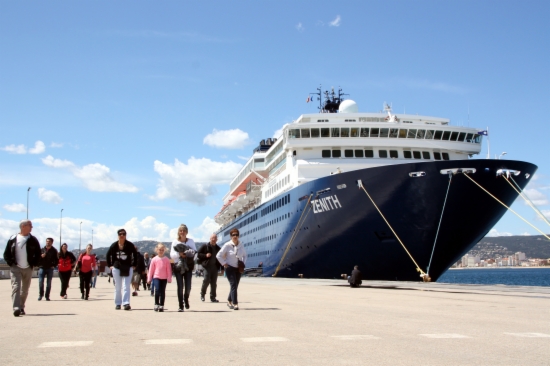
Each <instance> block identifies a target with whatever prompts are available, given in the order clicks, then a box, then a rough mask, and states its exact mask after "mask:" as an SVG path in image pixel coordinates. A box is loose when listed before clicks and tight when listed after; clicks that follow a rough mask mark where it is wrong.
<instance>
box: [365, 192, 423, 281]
mask: <svg viewBox="0 0 550 366" xmlns="http://www.w3.org/2000/svg"><path fill="white" fill-rule="evenodd" d="M361 188H363V191H365V193H366V194H367V197H369V199H370V201H371V202H372V204H373V205H374V207H375V208H376V210H377V211H378V213H379V214H380V216H382V218H383V219H384V221H385V222H386V224H387V225H388V227H389V228H390V230H391V231H392V233H393V235H395V237H396V238H397V240H398V241H399V244H401V246H402V247H403V249H405V252H407V254H408V255H409V257H410V258H411V260H412V261H413V263H414V265H415V266H416V270H417V271H418V272H420V273H421V276H422V277H424V276H427V274H426V273H425V272H424V271H423V270H422V269H420V266H419V265H418V263H416V261H415V260H414V258H413V256H412V255H411V253H409V251H408V250H407V248H406V247H405V244H403V242H402V241H401V239H400V238H399V236H398V235H397V233H396V232H395V230H393V228H392V226H391V225H390V223H389V222H388V220H386V217H385V216H384V214H383V213H382V211H380V209H379V208H378V206H377V205H376V203H374V200H373V199H372V197H371V196H370V194H369V192H367V190H366V189H365V186H364V185H363V182H361Z"/></svg>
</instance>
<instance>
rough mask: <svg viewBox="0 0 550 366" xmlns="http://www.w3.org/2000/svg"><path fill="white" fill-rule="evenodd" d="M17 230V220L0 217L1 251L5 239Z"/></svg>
mask: <svg viewBox="0 0 550 366" xmlns="http://www.w3.org/2000/svg"><path fill="white" fill-rule="evenodd" d="M18 232H19V222H18V221H14V220H6V219H0V245H2V253H4V248H5V245H6V243H7V241H8V240H9V239H10V237H11V236H12V235H15V234H17V233H18Z"/></svg>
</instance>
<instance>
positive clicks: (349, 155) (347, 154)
mask: <svg viewBox="0 0 550 366" xmlns="http://www.w3.org/2000/svg"><path fill="white" fill-rule="evenodd" d="M344 156H345V157H346V158H353V150H344Z"/></svg>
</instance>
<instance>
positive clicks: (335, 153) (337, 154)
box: [332, 150, 342, 158]
mask: <svg viewBox="0 0 550 366" xmlns="http://www.w3.org/2000/svg"><path fill="white" fill-rule="evenodd" d="M341 156H342V150H332V157H333V158H339V157H341Z"/></svg>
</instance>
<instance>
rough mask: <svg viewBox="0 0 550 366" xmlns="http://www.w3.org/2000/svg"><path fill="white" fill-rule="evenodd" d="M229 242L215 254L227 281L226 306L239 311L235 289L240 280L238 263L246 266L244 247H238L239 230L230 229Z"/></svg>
mask: <svg viewBox="0 0 550 366" xmlns="http://www.w3.org/2000/svg"><path fill="white" fill-rule="evenodd" d="M229 235H231V240H230V241H228V242H227V243H225V244H224V246H223V247H222V249H221V250H220V251H219V252H218V254H216V258H217V259H218V261H219V262H220V264H221V265H222V266H223V267H224V268H225V274H226V276H227V280H228V281H229V286H230V291H229V296H228V297H227V306H228V307H229V308H230V309H233V310H239V301H238V300H237V288H238V287H239V282H240V280H241V272H240V271H239V261H242V262H243V263H244V264H246V258H247V256H246V251H245V250H244V246H243V245H240V244H241V242H240V240H239V230H238V229H236V228H235V229H231V231H230V232H229Z"/></svg>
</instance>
